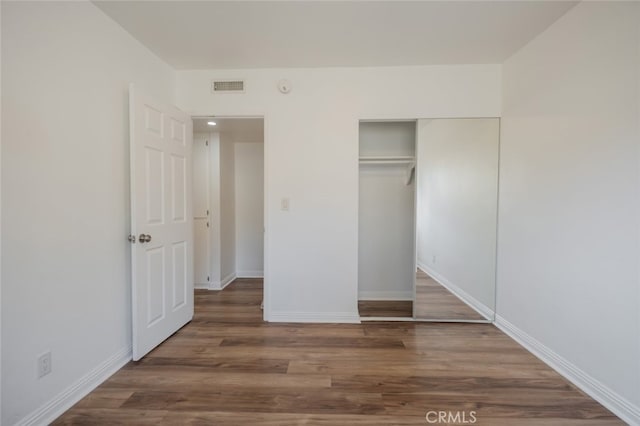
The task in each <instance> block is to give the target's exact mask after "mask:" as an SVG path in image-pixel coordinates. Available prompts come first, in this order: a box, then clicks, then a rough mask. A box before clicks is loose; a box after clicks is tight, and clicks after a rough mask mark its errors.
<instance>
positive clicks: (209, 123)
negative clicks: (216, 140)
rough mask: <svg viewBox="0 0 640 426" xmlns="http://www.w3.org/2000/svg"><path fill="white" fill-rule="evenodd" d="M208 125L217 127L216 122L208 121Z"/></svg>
mask: <svg viewBox="0 0 640 426" xmlns="http://www.w3.org/2000/svg"><path fill="white" fill-rule="evenodd" d="M207 124H208V125H209V126H215V125H216V122H215V121H207Z"/></svg>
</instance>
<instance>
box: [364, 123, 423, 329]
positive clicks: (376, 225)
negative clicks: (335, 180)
mask: <svg viewBox="0 0 640 426" xmlns="http://www.w3.org/2000/svg"><path fill="white" fill-rule="evenodd" d="M415 150H416V121H415V120H410V121H361V122H360V126H359V210H358V245H359V249H358V310H359V313H360V316H361V317H362V318H365V317H366V318H368V319H372V318H376V317H384V318H390V317H395V318H398V319H401V318H402V319H408V320H411V318H412V317H413V298H414V283H415V276H416V263H415V260H416V256H415V235H416V231H415V210H416V209H415V204H416V193H415Z"/></svg>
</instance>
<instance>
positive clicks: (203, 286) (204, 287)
mask: <svg viewBox="0 0 640 426" xmlns="http://www.w3.org/2000/svg"><path fill="white" fill-rule="evenodd" d="M193 288H195V289H197V290H209V284H208V283H207V284H198V283H195V284H194V285H193Z"/></svg>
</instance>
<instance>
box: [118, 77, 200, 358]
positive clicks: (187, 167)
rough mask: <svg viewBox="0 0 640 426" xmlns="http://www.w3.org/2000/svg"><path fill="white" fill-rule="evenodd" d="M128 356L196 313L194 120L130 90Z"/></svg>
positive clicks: (161, 338) (145, 348)
mask: <svg viewBox="0 0 640 426" xmlns="http://www.w3.org/2000/svg"><path fill="white" fill-rule="evenodd" d="M129 115H130V117H129V118H130V124H129V126H130V145H131V160H130V161H131V237H130V239H132V240H133V239H135V240H134V241H135V243H134V244H132V250H131V256H132V281H133V282H132V284H133V292H132V320H133V359H134V361H137V360H139V359H140V358H142V357H143V356H144V355H145V354H147V353H148V352H149V351H151V350H152V349H153V348H154V347H156V346H157V345H159V344H160V343H162V342H163V341H164V340H165V339H166V338H167V337H169V336H171V334H173V333H174V332H175V331H177V330H178V329H180V327H182V326H183V325H185V324H186V323H187V322H189V321H190V320H191V318H193V212H192V193H191V155H192V139H193V124H192V122H191V118H190V117H189V116H188V115H187V114H185V113H184V112H182V111H180V110H178V109H177V108H175V107H172V106H166V105H162V104H159V103H157V102H155V101H153V100H152V99H150V98H149V97H147V96H144V95H143V94H141V93H139V92H138V91H135V90H134V88H133V86H131V87H130V92H129Z"/></svg>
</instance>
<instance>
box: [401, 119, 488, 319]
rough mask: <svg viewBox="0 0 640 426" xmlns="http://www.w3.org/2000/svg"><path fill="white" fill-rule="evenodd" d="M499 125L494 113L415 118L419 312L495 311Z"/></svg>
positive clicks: (454, 315) (457, 315)
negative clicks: (447, 117) (441, 117)
mask: <svg viewBox="0 0 640 426" xmlns="http://www.w3.org/2000/svg"><path fill="white" fill-rule="evenodd" d="M499 131H500V122H499V119H497V118H460V119H432V120H428V119H423V120H418V123H417V144H416V145H417V146H416V258H417V275H416V285H415V299H414V305H413V308H414V317H415V318H416V319H422V320H438V321H441V320H450V321H487V320H489V321H491V320H493V318H494V312H495V281H496V227H497V206H498V158H499Z"/></svg>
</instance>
